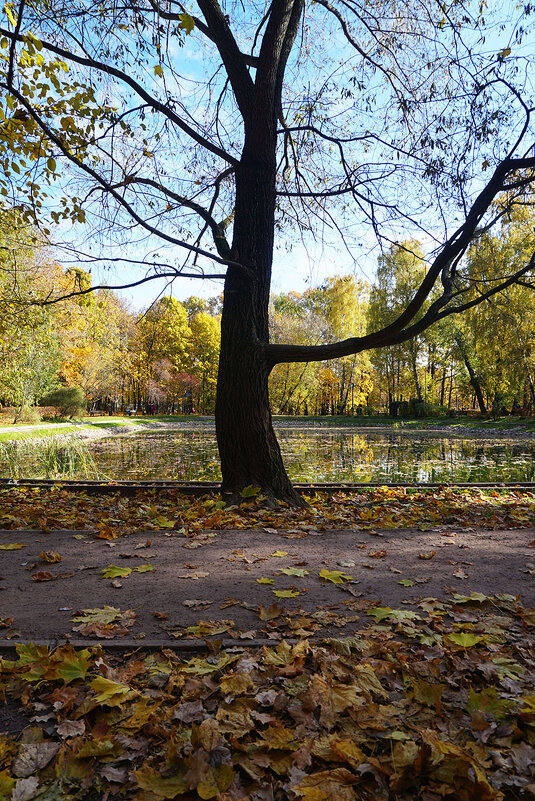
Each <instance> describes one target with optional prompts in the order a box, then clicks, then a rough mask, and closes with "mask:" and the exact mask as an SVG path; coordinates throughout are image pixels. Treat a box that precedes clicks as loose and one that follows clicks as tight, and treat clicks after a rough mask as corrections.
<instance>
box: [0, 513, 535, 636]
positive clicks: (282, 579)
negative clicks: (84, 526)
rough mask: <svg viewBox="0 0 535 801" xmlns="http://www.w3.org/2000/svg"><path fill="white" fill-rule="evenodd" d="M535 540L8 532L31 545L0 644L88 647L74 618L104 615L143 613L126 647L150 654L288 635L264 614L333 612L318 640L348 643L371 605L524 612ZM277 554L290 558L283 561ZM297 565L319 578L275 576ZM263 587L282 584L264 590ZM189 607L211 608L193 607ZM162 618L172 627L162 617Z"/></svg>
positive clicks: (3, 559) (14, 553)
mask: <svg viewBox="0 0 535 801" xmlns="http://www.w3.org/2000/svg"><path fill="white" fill-rule="evenodd" d="M169 533H170V534H173V532H169ZM76 536H78V537H81V538H78V539H76V538H75V537H76ZM534 538H535V529H520V530H516V529H515V530H501V531H486V530H475V529H465V528H464V529H455V528H453V527H443V526H441V527H438V528H436V529H433V530H431V531H418V530H415V529H396V530H392V529H388V530H382V531H381V530H377V531H374V532H372V531H363V530H350V531H348V530H346V531H327V532H318V533H317V534H308V536H305V537H303V538H300V539H294V538H293V535H292V533H291V532H284V531H282V532H272V533H270V532H268V531H265V530H253V531H244V530H239V531H221V532H206V533H205V536H204V537H202V538H201V539H200V540H199V539H197V540H192V539H187V538H186V537H184V536H182V535H180V534H177V533H176V532H175V533H174V536H167V535H166V534H165V533H164V532H163V531H158V532H154V531H152V532H148V533H135V534H132V535H130V536H126V537H121V538H120V539H118V540H114V541H112V542H107V541H103V540H99V539H95V538H94V537H93V536H91V534H89V533H88V532H76V531H54V532H51V533H49V534H44V533H43V532H40V531H0V545H3V544H6V543H16V542H19V543H23V544H25V545H26V546H27V547H25V548H22V549H20V550H1V551H0V573H1V574H2V577H3V578H2V579H1V580H0V590H2V592H1V593H0V619H4V623H3V625H4V628H3V629H1V630H0V639H1V638H2V637H3V638H7V639H10V640H11V641H12V642H15V641H16V639H20V638H22V639H24V640H40V639H46V640H53V641H54V640H62V639H63V638H64V637H65V636H71V637H73V639H79V638H80V634H79V633H76V632H73V631H72V629H73V626H74V625H75V624H74V623H73V622H72V618H73V617H74V616H75V615H76V612H77V611H79V610H83V609H90V608H95V607H103V606H105V605H109V606H113V607H120V609H121V610H127V609H131V610H134V611H135V613H136V615H137V617H136V620H135V623H134V625H133V627H132V628H131V629H129V631H128V635H127V636H128V638H132V637H134V638H135V639H139V640H140V643H139V644H140V645H142V644H143V639H147V641H148V640H149V639H151V640H158V641H162V642H175V641H176V635H177V634H178V636H189V635H188V633H186V632H184V627H187V626H190V625H194V624H196V623H197V622H198V621H199V620H205V621H214V620H220V619H225V620H229V621H232V622H233V623H234V627H231V625H230V623H229V626H228V632H226V633H224V634H222V635H221V634H220V635H219V636H223V637H229V636H238V637H239V635H240V633H242V634H243V633H246V638H245V639H246V640H247V639H248V638H258V639H262V638H265V637H266V636H270V632H271V636H280V634H279V635H275V633H274V629H275V627H274V626H271V629H270V623H269V621H267V622H266V621H262V620H260V619H259V613H258V608H259V605H260V604H261V605H262V607H263V608H264V609H265V608H268V607H270V606H271V605H272V604H274V603H276V604H277V606H278V607H279V609H280V610H282V611H281V612H280V614H279V621H280V619H281V617H282V616H283V614H284V613H285V612H286V613H290V616H291V613H292V612H293V613H296V612H297V610H300V609H301V610H304V611H305V612H306V613H307V614H311V613H315V612H317V611H318V610H323V611H325V612H326V613H327V614H326V616H324V618H323V620H322V621H320V622H322V623H323V627H322V628H321V630H318V632H317V633H318V635H319V636H326V635H332V634H334V633H335V634H336V636H342V635H347V634H350V633H351V631H352V629H354V621H351V622H349V623H347V624H346V625H345V626H342V625H341V624H342V623H343V620H342V619H341V618H342V617H343V616H348V615H349V616H353V618H354V616H355V611H357V612H359V611H360V614H361V619H362V620H363V621H364V620H365V619H366V618H365V611H364V610H365V608H366V606H368V604H367V603H365V601H367V600H372V601H375V602H376V605H379V606H390V607H393V608H396V607H399V606H400V605H407V606H408V607H409V608H411V607H415V605H416V604H417V603H418V601H419V600H421V599H422V598H424V597H434V598H439V599H440V598H450V599H451V594H452V593H453V592H458V593H462V594H465V595H466V594H470V592H473V591H475V592H481V593H484V594H486V595H497V594H501V593H510V594H513V595H518V596H520V600H521V601H522V603H523V604H524V605H525V606H527V607H529V606H535V587H534V576H535V564H534V563H535V547H534V545H533V544H534V543H535V540H534ZM42 551H56V552H58V553H59V554H60V555H61V557H62V559H61V562H58V563H55V564H48V563H46V562H44V561H43V560H42V559H41V558H40V553H41V552H42ZM277 551H279V552H287V555H283V556H273V554H274V553H275V552H277ZM433 552H434V553H433ZM424 557H428V558H424ZM110 564H113V565H117V566H119V567H130V568H132V569H134V568H135V567H136V566H140V565H146V564H150V565H153V566H154V570H153V571H151V572H144V573H138V572H132V574H131V575H129V576H128V577H126V578H120V579H118V582H119V583H120V584H121V586H118V587H114V586H113V585H112V580H111V579H104V578H103V577H102V570H103V569H104V568H106V567H107V566H108V565H110ZM296 566H297V567H302V568H304V569H306V570H308V571H309V574H308V575H307V576H305V577H294V576H286V575H280V574H278V572H277V571H278V570H280V569H281V568H291V567H296ZM324 568H325V569H327V570H338V571H341V572H343V573H345V574H347V575H350V576H351V577H352V580H351V581H344V583H343V584H333V583H331V582H329V581H322V580H321V579H320V578H319V576H318V573H319V571H320V570H322V569H324ZM39 571H45V572H48V573H49V574H51V575H52V576H53V577H54V580H47V581H35V580H34V579H33V578H32V576H33V575H35V574H36V573H38V572H39ZM203 574H208V575H203ZM195 576H198V577H197V578H195ZM262 577H263V578H269V579H273V580H274V583H273V584H272V585H270V584H259V583H258V582H257V579H260V578H262ZM401 580H409V581H412V582H413V586H404V585H403V584H400V583H399V582H400V581H401ZM290 588H295V589H297V590H299V591H300V594H299V596H297V597H294V598H277V597H276V596H275V595H274V594H273V590H287V589H290ZM191 601H205V602H207V603H206V604H205V605H204V604H193V605H192V604H191V603H186V602H191ZM155 611H156V612H159V613H164V614H167V615H168V618H167V619H161V618H157V617H155V616H154V612H155ZM275 611H276V610H275ZM297 617H299V616H298V615H297V614H294V616H293V618H291V619H293V620H295V619H297ZM9 618H13V622H12V623H10V622H9V620H6V619H9ZM1 622H2V621H1V620H0V623H1ZM279 631H280V629H279ZM119 639H120V638H119V637H117V638H116V640H119ZM90 642H91V640H88V643H90ZM110 642H112V641H111V640H110Z"/></svg>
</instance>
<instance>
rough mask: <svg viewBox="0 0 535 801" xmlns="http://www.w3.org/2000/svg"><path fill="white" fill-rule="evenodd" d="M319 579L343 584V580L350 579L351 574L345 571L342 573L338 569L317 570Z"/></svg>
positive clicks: (351, 578) (351, 577)
mask: <svg viewBox="0 0 535 801" xmlns="http://www.w3.org/2000/svg"><path fill="white" fill-rule="evenodd" d="M319 577H320V579H323V580H324V581H332V583H333V584H343V583H344V581H352V580H353V576H349V575H348V574H347V573H342V572H341V571H340V570H325V568H323V570H320V572H319Z"/></svg>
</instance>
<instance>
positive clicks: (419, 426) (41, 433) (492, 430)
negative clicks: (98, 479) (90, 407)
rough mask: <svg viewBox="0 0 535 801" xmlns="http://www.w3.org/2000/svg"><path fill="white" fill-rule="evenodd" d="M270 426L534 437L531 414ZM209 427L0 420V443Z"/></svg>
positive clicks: (152, 421)
mask: <svg viewBox="0 0 535 801" xmlns="http://www.w3.org/2000/svg"><path fill="white" fill-rule="evenodd" d="M273 419H274V425H275V428H276V429H285V428H304V429H316V430H317V429H328V430H336V429H339V430H340V429H341V430H347V431H359V432H362V433H365V432H366V431H370V432H372V431H373V432H375V433H379V432H383V433H395V434H397V435H400V436H404V437H405V436H407V437H411V436H422V435H423V436H429V437H433V436H436V437H452V438H456V439H458V438H462V439H471V438H475V439H508V438H514V439H515V440H516V439H528V440H531V439H533V438H534V437H535V418H533V417H527V418H519V417H501V418H498V419H496V420H492V419H487V420H485V419H477V418H475V419H474V418H470V417H464V416H462V417H455V418H426V419H416V418H410V419H409V418H407V419H401V418H390V417H383V416H376V417H365V416H354V417H351V416H332V417H331V416H322V417H319V416H317V417H312V416H310V417H289V416H274V418H273ZM213 427H214V418H213V416H200V415H181V416H178V415H175V416H170V415H154V416H138V417H122V416H116V417H115V416H113V417H108V416H100V417H92V418H84V419H82V420H75V421H74V420H73V421H68V420H61V421H58V422H54V421H47V422H42V423H39V424H37V425H23V424H21V425H13V424H8V423H7V422H6V423H3V421H2V419H1V418H0V442H4V441H8V440H26V441H28V440H37V439H42V438H44V437H47V438H48V437H64V436H70V435H71V434H76V435H77V436H78V437H80V438H81V439H84V440H94V439H101V438H105V437H117V436H129V435H131V434H139V433H141V432H144V431H147V432H150V431H157V430H159V431H173V430H179V431H187V430H192V429H193V430H194V429H198V428H207V429H211V428H213Z"/></svg>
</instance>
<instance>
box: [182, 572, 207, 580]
mask: <svg viewBox="0 0 535 801" xmlns="http://www.w3.org/2000/svg"><path fill="white" fill-rule="evenodd" d="M209 575H210V573H208V572H207V571H206V570H197V571H196V572H195V573H179V574H178V578H183V579H193V580H194V581H195V580H197V579H203V578H206V577H207V576H209Z"/></svg>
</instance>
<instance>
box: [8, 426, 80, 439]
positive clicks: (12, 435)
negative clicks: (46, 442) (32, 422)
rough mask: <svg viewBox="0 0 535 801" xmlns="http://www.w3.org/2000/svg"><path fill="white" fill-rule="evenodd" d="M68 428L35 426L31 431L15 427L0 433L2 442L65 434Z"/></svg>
mask: <svg viewBox="0 0 535 801" xmlns="http://www.w3.org/2000/svg"><path fill="white" fill-rule="evenodd" d="M67 432H68V429H65V428H34V429H33V430H31V431H20V430H19V429H18V428H14V429H13V431H6V432H4V433H0V442H7V441H9V440H13V439H34V438H41V437H60V436H62V435H65V434H66V433H67Z"/></svg>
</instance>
